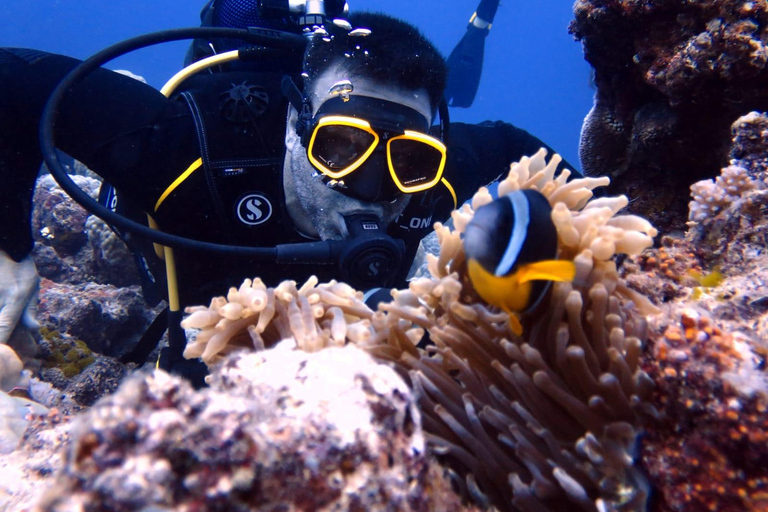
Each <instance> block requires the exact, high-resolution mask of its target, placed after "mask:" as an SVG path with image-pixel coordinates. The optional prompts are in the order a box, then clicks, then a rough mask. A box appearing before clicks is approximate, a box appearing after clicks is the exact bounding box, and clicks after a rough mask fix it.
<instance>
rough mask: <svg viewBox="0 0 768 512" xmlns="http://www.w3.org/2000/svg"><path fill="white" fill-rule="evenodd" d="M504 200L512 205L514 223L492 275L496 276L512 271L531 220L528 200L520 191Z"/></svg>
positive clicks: (508, 195)
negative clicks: (502, 254)
mask: <svg viewBox="0 0 768 512" xmlns="http://www.w3.org/2000/svg"><path fill="white" fill-rule="evenodd" d="M506 199H507V200H509V202H510V203H512V212H513V213H514V215H515V222H514V225H513V226H512V233H511V234H510V237H509V243H508V244H507V249H506V250H505V251H504V256H502V258H501V261H500V262H499V264H498V265H497V266H496V271H495V272H494V273H495V274H496V275H497V276H504V275H507V274H508V273H509V271H510V270H512V267H513V266H514V265H515V262H516V261H517V258H518V256H520V251H521V250H522V248H523V244H524V243H525V239H526V237H527V235H528V223H529V222H530V220H531V216H530V208H529V204H528V198H527V197H526V196H525V194H523V193H522V192H520V191H517V192H512V193H511V194H507V195H506Z"/></svg>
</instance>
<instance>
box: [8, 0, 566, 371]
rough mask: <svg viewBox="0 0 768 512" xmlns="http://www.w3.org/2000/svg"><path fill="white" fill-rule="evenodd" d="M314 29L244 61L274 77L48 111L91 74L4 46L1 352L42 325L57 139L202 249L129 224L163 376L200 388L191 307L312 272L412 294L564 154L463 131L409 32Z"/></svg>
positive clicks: (208, 80)
mask: <svg viewBox="0 0 768 512" xmlns="http://www.w3.org/2000/svg"><path fill="white" fill-rule="evenodd" d="M224 3H226V2H223V4H224ZM308 3H309V2H308ZM306 12H308V11H307V10H306V9H305V10H304V11H303V14H302V15H306ZM284 15H285V16H288V17H289V18H291V19H292V17H291V16H292V15H291V14H290V13H287V14H285V13H284ZM305 21H306V20H305ZM310 26H311V28H310V29H309V31H307V30H306V27H305V29H302V30H297V31H296V32H299V33H302V34H303V35H297V37H298V38H299V39H300V40H301V41H303V44H302V45H300V48H298V49H297V48H296V47H282V48H278V49H276V50H275V49H270V48H266V47H261V46H257V47H256V48H255V49H245V50H241V51H239V52H235V53H239V55H240V58H248V56H255V58H256V59H257V60H258V62H259V64H260V66H261V64H263V63H264V62H267V61H268V62H272V63H278V64H279V67H276V68H274V69H262V68H260V69H248V68H247V66H246V67H244V68H243V69H238V68H237V67H235V66H233V67H232V69H228V68H226V67H222V69H221V70H220V72H215V73H205V72H203V73H197V74H192V75H191V76H185V77H184V80H183V82H182V83H181V84H175V85H174V87H175V89H174V90H172V91H171V92H168V90H166V88H164V89H163V92H158V91H157V90H156V89H154V88H153V87H151V86H148V85H146V84H144V83H141V82H139V81H137V80H134V79H133V78H130V77H127V76H124V75H122V74H119V73H116V72H112V71H109V70H107V69H105V68H96V69H94V70H93V71H92V72H90V73H89V74H88V75H87V76H85V77H83V78H82V80H81V81H80V83H78V84H77V85H76V86H73V87H71V88H67V87H64V90H63V93H62V94H63V96H61V100H60V101H58V103H57V104H56V105H55V106H50V105H49V107H48V108H47V109H46V110H44V107H45V105H46V100H47V99H48V97H49V96H50V95H51V91H52V90H54V94H53V96H54V97H55V96H56V94H57V91H58V90H59V89H57V85H58V84H59V82H60V81H62V80H63V81H64V83H62V84H61V86H64V85H65V83H66V77H67V76H68V74H70V73H71V72H72V70H73V69H75V70H77V69H78V66H79V65H80V62H79V61H77V60H75V59H71V58H68V57H65V56H61V55H54V54H48V53H43V52H40V51H36V50H30V49H13V48H5V49H0V90H2V91H3V94H2V95H0V112H2V113H3V116H2V118H0V174H2V177H1V178H0V179H1V180H2V183H3V186H2V187H0V226H2V230H0V284H2V288H0V343H6V342H7V340H8V338H9V337H10V336H11V333H12V332H13V331H14V330H16V329H25V328H30V329H34V328H35V323H34V311H35V303H36V293H35V292H36V286H37V274H36V271H35V267H34V263H33V262H32V260H31V256H30V252H31V250H32V246H33V239H32V236H31V229H30V212H31V201H32V193H33V190H34V184H35V180H36V176H37V173H38V170H39V168H40V164H41V160H42V157H43V156H45V158H46V162H47V163H48V164H49V167H50V168H51V172H52V174H53V173H54V170H55V166H52V160H51V157H50V154H51V153H52V151H50V150H48V149H46V148H47V147H48V145H49V144H48V143H49V142H50V141H49V138H51V137H53V136H55V143H56V148H57V151H58V150H61V151H63V152H65V153H67V154H68V155H71V156H72V157H74V158H76V159H78V160H80V161H81V162H83V163H84V164H85V165H87V166H88V167H89V168H90V169H92V170H93V171H95V172H96V173H97V174H99V175H100V176H102V177H103V178H104V180H105V182H106V183H108V184H109V185H110V186H105V187H104V190H103V191H102V197H101V200H102V202H103V203H104V204H106V205H108V206H109V209H108V210H109V211H110V212H112V213H114V214H119V215H122V216H124V217H129V218H130V217H132V218H134V219H137V220H138V219H141V220H142V221H143V222H144V223H147V222H148V223H149V224H150V225H152V226H153V227H154V228H155V229H157V230H159V231H157V233H159V234H158V235H157V236H158V237H159V236H160V235H163V236H166V237H172V236H180V237H184V238H185V239H187V240H190V239H191V240H192V241H189V242H187V243H186V244H179V245H176V246H175V247H174V248H173V251H172V252H170V251H169V250H166V251H165V253H161V254H162V255H164V256H165V259H166V261H165V262H164V261H162V260H161V259H160V258H159V257H158V256H156V255H155V251H154V249H153V244H152V240H145V239H144V237H143V236H131V235H133V233H130V232H128V233H126V232H125V228H123V227H120V226H122V225H121V224H117V225H118V226H119V227H120V231H119V233H120V234H121V235H122V236H123V238H124V239H125V240H127V241H128V242H129V245H130V246H131V247H132V248H133V249H134V250H136V253H137V256H138V257H137V261H138V263H139V267H140V269H141V270H143V271H144V274H145V277H146V282H145V283H144V284H145V285H146V286H145V295H147V296H148V297H151V296H152V294H153V293H157V290H158V289H160V287H159V286H158V285H159V284H160V283H162V282H163V281H167V282H166V283H164V285H167V292H165V294H163V295H162V296H160V297H159V298H164V299H166V300H168V301H169V304H170V309H169V312H168V313H167V324H168V330H169V345H170V346H169V347H168V349H167V350H166V351H165V352H164V356H163V357H162V358H161V365H162V366H163V367H164V368H166V369H170V370H171V371H174V372H177V373H180V374H182V375H185V376H187V377H189V378H190V379H191V380H193V381H194V382H196V383H197V384H198V385H199V384H200V382H201V379H202V376H204V374H205V373H204V367H203V365H202V364H200V363H199V362H198V361H186V360H183V358H182V355H181V354H182V352H183V349H184V346H185V339H184V332H183V330H182V329H181V328H180V327H179V326H178V322H179V320H180V319H181V314H182V311H183V307H185V306H189V305H194V304H201V303H207V302H208V301H209V300H210V297H212V296H215V295H220V294H221V293H222V292H223V291H224V290H227V289H228V288H229V287H230V286H232V285H233V284H236V283H240V282H242V281H243V280H244V279H245V278H252V277H254V276H260V277H261V278H262V279H263V280H264V282H265V283H267V284H268V285H270V286H274V285H276V284H277V283H279V282H280V281H282V280H285V279H292V280H295V281H297V282H302V281H304V280H306V279H307V278H309V277H310V276H311V275H316V276H317V277H318V278H319V279H320V280H321V281H328V280H331V279H337V280H341V281H346V282H348V283H350V284H352V285H353V286H355V287H356V288H358V289H361V290H373V289H376V288H380V287H384V288H391V287H401V286H404V284H405V282H406V279H407V277H408V274H409V269H410V267H411V264H412V262H413V260H414V257H415V254H416V250H417V248H418V245H419V242H420V240H421V239H422V238H423V237H424V236H425V235H427V234H428V233H429V232H430V231H431V230H432V225H433V224H434V223H435V222H437V221H445V220H446V219H447V218H448V217H449V214H450V212H451V211H452V210H453V209H454V208H456V207H457V206H458V205H460V204H461V203H462V202H464V201H465V200H467V199H468V198H469V197H471V195H472V194H473V193H474V192H475V191H476V190H477V189H478V188H479V187H480V186H483V185H486V184H489V183H491V182H493V181H495V180H497V179H498V178H499V177H500V176H501V175H502V174H503V173H505V172H507V170H508V167H509V163H510V162H512V161H514V160H519V159H520V158H521V157H522V156H524V155H530V154H533V153H534V152H536V151H537V150H538V149H539V148H541V147H545V148H547V149H548V150H550V151H551V148H548V146H547V145H546V144H544V143H543V142H542V141H541V140H539V139H538V138H536V137H534V136H533V135H531V134H529V133H528V132H526V131H524V130H522V129H520V128H517V127H515V126H512V125H510V124H507V123H504V122H483V123H479V124H475V125H470V124H464V123H450V124H449V123H448V119H447V106H446V103H445V100H444V91H445V83H446V75H447V70H446V63H445V60H444V58H443V57H442V56H441V55H440V54H439V52H438V51H437V50H436V49H435V48H434V46H433V45H432V44H431V43H430V42H429V41H428V40H427V39H426V38H424V37H423V36H422V35H421V34H420V32H419V31H418V29H417V28H415V27H413V26H412V25H410V24H408V23H405V22H403V21H401V20H398V19H395V18H392V17H389V16H386V15H383V14H374V13H365V12H359V13H353V14H350V15H349V16H348V18H347V19H346V20H340V19H339V20H334V21H333V22H328V21H326V22H325V23H323V24H322V25H318V24H316V23H314V21H313V20H310ZM218 30H221V29H218ZM304 46H306V48H305V49H304ZM215 57H216V58H218V57H221V58H228V57H226V54H222V55H221V56H215ZM61 86H59V88H61ZM166 87H167V86H166ZM171 89H173V88H171ZM51 101H53V99H52V100H51ZM50 112H53V113H54V114H50ZM47 115H55V116H56V122H55V125H54V124H53V123H52V124H51V125H47V124H46V123H45V122H43V130H42V131H41V133H42V134H43V135H42V136H41V138H40V139H38V129H39V128H40V125H41V116H42V118H43V120H44V121H45V119H46V116H47ZM46 134H47V135H48V136H46ZM40 142H43V146H42V150H41V145H40ZM563 167H568V168H570V169H575V168H574V167H572V166H570V165H569V164H568V163H566V162H563V163H561V169H562V168H563ZM57 179H58V178H57ZM60 183H61V181H60ZM62 186H63V185H62ZM65 189H66V188H65ZM66 190H67V192H69V193H70V194H71V195H73V196H74V195H76V194H75V192H74V191H70V190H69V189H66ZM115 191H117V195H115ZM119 215H118V216H119ZM141 227H143V226H141ZM145 229H146V230H147V231H149V232H151V231H152V230H149V229H147V228H146V227H145ZM147 236H150V235H147ZM212 244H220V245H223V246H224V247H225V249H227V250H226V251H224V252H211V251H210V250H208V249H206V248H207V247H208V246H210V245H212ZM258 251H263V252H258ZM265 255H266V256H265ZM169 256H170V258H169ZM169 260H170V262H169ZM163 267H167V269H168V272H167V276H168V278H164V268H163ZM171 270H172V271H171ZM161 332H162V330H161ZM158 337H159V336H158ZM143 355H144V356H146V355H147V354H146V353H145V354H143ZM138 359H140V358H138ZM141 362H143V360H142V361H141Z"/></svg>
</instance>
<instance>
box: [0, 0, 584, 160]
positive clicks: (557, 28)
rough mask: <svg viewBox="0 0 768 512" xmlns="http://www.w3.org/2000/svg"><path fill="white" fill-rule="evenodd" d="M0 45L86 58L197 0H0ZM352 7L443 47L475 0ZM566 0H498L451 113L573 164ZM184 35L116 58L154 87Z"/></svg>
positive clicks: (187, 11)
mask: <svg viewBox="0 0 768 512" xmlns="http://www.w3.org/2000/svg"><path fill="white" fill-rule="evenodd" d="M1 1H2V8H0V13H2V15H3V22H2V25H3V28H2V30H0V46H23V47H32V48H38V49H41V50H46V51H52V52H58V53H63V54H66V55H70V56H73V57H78V58H85V57H87V56H89V55H91V54H92V53H94V52H96V51H98V50H100V49H101V48H103V47H105V46H107V45H110V44H112V43H115V42H117V41H120V40H122V39H125V38H128V37H133V36H136V35H139V34H142V33H146V32H152V31H155V30H161V29H165V28H175V27H185V26H196V25H198V24H199V12H200V8H201V7H202V5H203V3H204V1H203V0H192V1H190V0H110V1H105V0H1ZM349 4H350V7H351V8H352V9H353V10H381V11H384V12H387V13H388V14H391V15H394V16H398V17H401V18H403V19H406V20H408V21H410V22H412V23H414V24H416V25H417V26H418V27H420V28H421V29H422V31H423V32H424V33H425V34H426V35H427V36H428V37H429V38H430V39H431V40H432V41H433V42H434V43H435V44H436V45H437V47H438V48H439V49H440V50H441V51H443V53H444V54H445V55H448V54H449V53H450V51H451V50H452V49H453V47H454V45H455V44H456V43H457V42H458V41H459V39H460V38H461V36H462V35H463V34H464V30H465V27H466V24H467V21H468V19H469V17H470V15H471V14H472V12H473V11H474V9H475V7H476V5H477V3H476V0H389V1H388V2H382V1H381V0H375V1H374V0H349ZM572 4H573V3H572V2H571V1H570V0H527V1H520V0H519V1H517V2H512V1H510V0H507V1H506V2H504V1H502V4H501V6H500V7H499V11H498V13H497V15H496V19H495V22H494V25H493V29H492V30H491V34H490V35H489V37H488V39H487V41H486V54H485V66H484V71H483V78H482V82H481V85H480V90H479V92H478V95H477V98H476V99H475V103H474V105H473V106H472V107H471V108H470V109H452V112H451V117H452V119H453V120H460V121H467V122H477V121H482V120H485V119H493V120H497V119H498V120H504V121H507V122H510V123H513V124H515V125H516V126H519V127H521V128H524V129H526V130H528V131H530V132H531V133H533V134H534V135H536V136H538V137H539V138H541V139H543V140H545V141H546V142H547V143H548V144H550V145H551V146H552V147H553V148H555V149H556V150H557V151H558V152H559V153H561V154H562V155H563V156H564V157H565V158H566V159H567V160H569V161H570V162H571V163H572V164H573V165H576V166H578V139H579V130H580V128H581V122H582V120H583V118H584V115H585V114H586V113H587V111H588V110H589V108H590V106H591V104H592V90H591V88H590V86H589V66H588V64H587V63H586V62H584V59H583V56H582V52H581V45H580V44H579V43H577V42H575V41H574V40H573V38H572V36H571V35H570V34H568V30H567V27H568V23H569V21H570V20H571V17H572V15H571V6H572ZM186 46H187V45H186V43H170V44H166V45H164V46H162V47H158V48H155V49H151V50H143V51H141V52H138V53H136V54H135V55H133V56H128V57H125V58H124V59H121V60H118V61H115V63H114V66H113V67H115V68H125V69H129V70H131V71H132V72H134V73H137V74H140V75H142V76H144V77H145V78H146V79H147V80H148V81H149V83H150V84H152V85H154V86H156V87H160V86H162V84H163V83H164V82H165V81H166V80H167V79H168V78H169V77H170V76H171V75H173V73H175V72H176V71H178V69H179V68H180V65H181V62H182V60H183V55H184V52H185V50H186Z"/></svg>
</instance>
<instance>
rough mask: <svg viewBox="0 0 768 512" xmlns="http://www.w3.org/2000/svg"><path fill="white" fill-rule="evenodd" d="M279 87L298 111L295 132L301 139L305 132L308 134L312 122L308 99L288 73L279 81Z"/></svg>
mask: <svg viewBox="0 0 768 512" xmlns="http://www.w3.org/2000/svg"><path fill="white" fill-rule="evenodd" d="M280 89H281V90H282V91H283V96H285V97H286V98H287V99H288V102H289V103H290V104H291V106H293V108H295V109H296V112H298V113H299V117H298V120H297V121H296V134H297V135H298V136H299V137H301V138H302V139H303V138H304V137H305V134H308V132H309V125H310V124H311V123H312V109H311V108H310V106H309V99H307V97H306V96H304V95H303V94H302V93H301V91H300V90H299V88H298V87H296V84H295V83H294V82H293V79H291V77H290V76H288V75H285V76H284V77H283V80H282V81H281V82H280Z"/></svg>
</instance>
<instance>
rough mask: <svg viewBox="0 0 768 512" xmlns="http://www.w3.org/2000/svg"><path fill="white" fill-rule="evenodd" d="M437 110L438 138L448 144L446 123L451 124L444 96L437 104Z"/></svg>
mask: <svg viewBox="0 0 768 512" xmlns="http://www.w3.org/2000/svg"><path fill="white" fill-rule="evenodd" d="M437 112H438V114H440V140H442V141H443V143H444V144H448V125H450V124H451V120H450V117H449V115H448V103H447V102H446V101H445V98H443V99H441V100H440V103H439V104H438V105H437Z"/></svg>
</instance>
